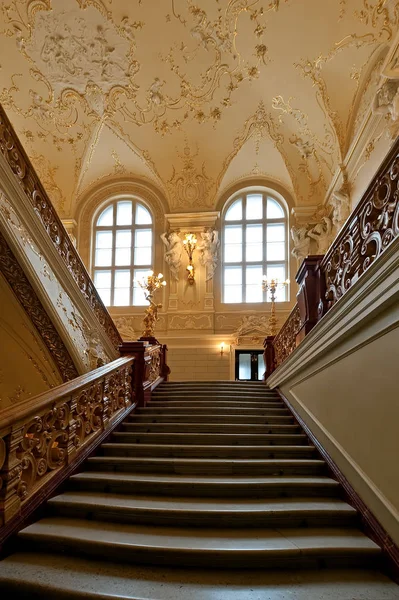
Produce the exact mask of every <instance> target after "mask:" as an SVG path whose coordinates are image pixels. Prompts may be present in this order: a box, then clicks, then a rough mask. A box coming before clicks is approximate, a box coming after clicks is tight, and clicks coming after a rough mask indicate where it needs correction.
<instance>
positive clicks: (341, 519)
mask: <svg viewBox="0 0 399 600" xmlns="http://www.w3.org/2000/svg"><path fill="white" fill-rule="evenodd" d="M46 514H50V515H51V516H62V517H71V518H78V519H89V520H94V521H108V522H119V523H140V524H148V525H172V526H176V527H180V526H184V527H186V526H187V527H218V528H221V527H231V528H241V527H247V528H250V527H273V528H277V527H326V526H336V527H354V526H355V525H356V524H357V523H358V515H357V512H356V510H355V509H354V508H352V507H351V506H349V504H347V503H346V502H344V501H342V500H339V499H330V498H300V497H299V498H283V499H282V498H269V499H263V498H262V499H256V498H255V499H246V498H245V499H244V498H237V499H235V500H231V499H227V498H212V499H204V498H192V497H185V496H183V497H179V496H176V497H173V496H164V497H158V496H156V495H154V496H138V495H126V494H110V493H106V494H105V493H104V492H97V493H96V492H87V491H67V492H64V493H63V494H60V495H59V496H55V497H54V498H52V499H51V500H49V501H48V502H47V505H46ZM234 533H235V532H234Z"/></svg>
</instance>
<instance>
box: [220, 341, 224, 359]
mask: <svg viewBox="0 0 399 600" xmlns="http://www.w3.org/2000/svg"><path fill="white" fill-rule="evenodd" d="M223 354H224V342H222V343H221V344H220V356H223Z"/></svg>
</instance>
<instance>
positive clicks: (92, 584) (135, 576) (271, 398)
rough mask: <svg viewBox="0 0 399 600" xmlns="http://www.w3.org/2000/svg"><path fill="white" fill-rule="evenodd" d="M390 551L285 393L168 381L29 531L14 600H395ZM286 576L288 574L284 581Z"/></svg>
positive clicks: (13, 583) (1, 582)
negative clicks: (384, 550)
mask: <svg viewBox="0 0 399 600" xmlns="http://www.w3.org/2000/svg"><path fill="white" fill-rule="evenodd" d="M380 554H381V553H380V549H379V548H378V546H376V545H375V544H374V543H373V542H372V541H371V540H370V539H369V538H367V537H366V536H365V535H364V534H363V533H362V532H361V531H360V530H359V528H358V516H357V513H356V511H355V510H354V509H353V508H352V507H351V506H349V505H348V504H347V503H346V502H344V501H343V500H342V499H341V498H340V486H339V484H338V483H337V482H336V481H334V480H333V479H331V478H330V477H329V476H328V473H327V468H326V465H325V463H324V462H323V461H322V460H320V458H319V456H318V454H317V452H316V450H315V448H314V447H313V446H311V445H310V444H309V441H308V438H307V437H306V435H304V433H303V432H302V430H301V428H300V427H299V426H298V425H297V423H296V422H295V420H294V418H293V417H292V415H291V414H290V412H289V411H288V409H287V408H286V407H285V405H284V404H283V402H282V401H281V400H280V398H279V396H278V395H277V394H276V393H275V392H273V391H271V390H269V389H267V388H266V387H265V385H264V384H262V383H242V382H201V383H196V382H187V383H186V382H184V383H178V382H176V383H175V382H173V383H163V384H161V385H160V386H159V387H158V388H157V389H156V390H155V391H154V392H153V395H152V401H151V403H150V404H149V405H148V406H146V407H145V408H140V409H138V410H137V411H136V412H135V413H134V414H132V415H131V416H130V417H129V418H128V419H127V420H126V421H125V422H124V423H123V424H122V426H121V427H120V428H119V430H118V431H116V432H115V433H113V434H112V436H111V438H110V439H109V440H108V441H107V442H106V443H104V444H103V445H102V446H101V448H100V449H99V451H98V452H97V454H96V456H92V457H91V458H89V459H88V461H87V462H86V464H85V467H84V470H83V471H82V472H80V473H78V474H76V475H74V476H72V477H71V478H70V480H69V481H68V484H67V486H66V488H65V490H64V491H63V492H62V493H61V494H59V495H58V496H56V497H54V498H52V499H51V500H50V501H49V502H48V503H47V507H46V509H45V515H44V518H42V519H40V520H39V521H37V522H36V523H33V524H32V525H29V526H28V527H26V528H25V529H24V530H23V531H21V532H20V533H19V535H18V537H17V540H16V544H15V552H13V553H12V554H10V555H9V556H8V557H7V558H5V559H4V560H3V561H2V562H1V563H0V590H2V591H4V592H7V593H8V594H9V595H10V597H11V594H12V597H13V598H28V597H29V598H57V599H58V598H93V599H94V598H101V599H108V598H116V597H117V598H126V599H128V598H129V599H132V598H135V599H147V600H148V599H152V600H157V599H159V600H187V599H190V598H192V599H193V600H196V599H199V600H206V599H212V600H222V599H223V600H231V599H234V600H247V599H248V600H256V599H262V600H263V599H265V600H266V599H270V600H283V599H286V598H290V599H291V600H299V599H301V600H302V599H303V600H305V599H306V600H320V599H321V598H323V600H330V599H331V600H340V599H346V600H349V599H352V598H356V599H357V598H361V599H362V600H380V599H381V600H382V599H384V600H391V599H394V598H396V599H398V598H399V591H398V590H399V588H398V587H397V586H396V585H395V584H394V583H393V582H392V581H390V580H389V579H388V578H386V577H385V576H384V575H382V574H381V573H380V572H379V570H378V568H379V565H380ZM281 569H285V571H281Z"/></svg>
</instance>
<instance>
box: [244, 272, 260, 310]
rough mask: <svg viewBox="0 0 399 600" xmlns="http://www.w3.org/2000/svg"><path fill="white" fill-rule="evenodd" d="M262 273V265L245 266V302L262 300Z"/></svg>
mask: <svg viewBox="0 0 399 600" xmlns="http://www.w3.org/2000/svg"><path fill="white" fill-rule="evenodd" d="M262 275H263V267H261V266H259V267H247V270H246V286H245V301H246V302H262V300H263V292H262Z"/></svg>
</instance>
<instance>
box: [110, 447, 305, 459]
mask: <svg viewBox="0 0 399 600" xmlns="http://www.w3.org/2000/svg"><path fill="white" fill-rule="evenodd" d="M101 452H102V455H103V456H131V457H135V456H148V457H170V458H180V457H181V458H184V457H188V458H202V457H204V458H243V459H249V458H293V459H296V458H312V457H314V456H316V449H315V448H313V447H311V446H273V447H271V448H270V447H268V446H266V447H265V446H263V447H262V446H253V447H248V446H216V447H215V446H168V445H163V446H155V445H144V444H110V443H108V444H103V446H102V448H101Z"/></svg>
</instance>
